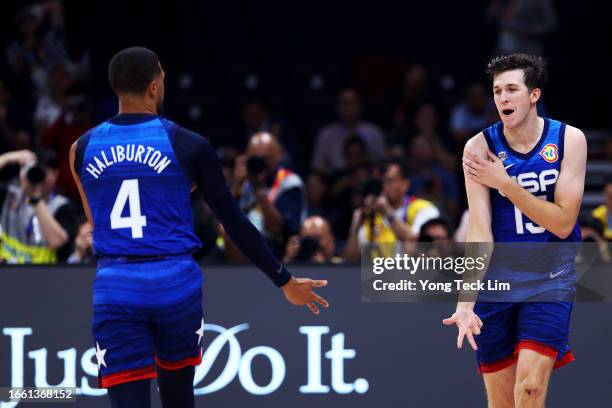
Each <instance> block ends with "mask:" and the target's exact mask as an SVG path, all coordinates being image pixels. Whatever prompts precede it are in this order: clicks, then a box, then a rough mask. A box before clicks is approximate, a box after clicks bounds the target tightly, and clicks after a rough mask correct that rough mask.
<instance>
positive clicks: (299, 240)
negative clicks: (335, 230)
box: [283, 215, 342, 264]
mask: <svg viewBox="0 0 612 408" xmlns="http://www.w3.org/2000/svg"><path fill="white" fill-rule="evenodd" d="M335 251H336V241H335V239H334V236H333V234H332V231H331V226H330V225H329V222H328V221H327V220H326V219H325V218H323V217H319V216H317V215H315V216H312V217H308V218H306V221H304V224H302V227H301V228H300V234H299V235H294V236H292V237H291V238H289V241H288V242H287V247H286V249H285V257H284V258H283V263H285V264H287V263H290V262H293V261H308V262H314V263H318V264H324V263H340V262H342V259H341V258H339V257H337V256H335Z"/></svg>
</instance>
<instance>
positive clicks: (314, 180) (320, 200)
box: [306, 171, 328, 216]
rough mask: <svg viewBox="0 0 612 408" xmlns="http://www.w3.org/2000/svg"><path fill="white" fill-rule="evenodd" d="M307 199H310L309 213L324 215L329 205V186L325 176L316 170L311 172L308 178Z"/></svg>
mask: <svg viewBox="0 0 612 408" xmlns="http://www.w3.org/2000/svg"><path fill="white" fill-rule="evenodd" d="M306 199H307V201H308V215H321V216H323V215H324V214H325V212H326V211H327V207H328V202H327V199H328V188H327V182H326V179H325V176H324V175H323V174H321V173H317V172H316V171H314V172H312V173H309V174H308V176H307V178H306Z"/></svg>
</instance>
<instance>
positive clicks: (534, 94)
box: [529, 88, 542, 103]
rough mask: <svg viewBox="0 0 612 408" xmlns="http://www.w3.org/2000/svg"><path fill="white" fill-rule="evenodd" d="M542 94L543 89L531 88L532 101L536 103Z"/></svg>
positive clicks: (530, 96) (530, 97)
mask: <svg viewBox="0 0 612 408" xmlns="http://www.w3.org/2000/svg"><path fill="white" fill-rule="evenodd" d="M540 96H542V91H541V90H540V88H534V89H532V90H531V95H529V99H530V100H531V103H536V102H537V101H538V100H540Z"/></svg>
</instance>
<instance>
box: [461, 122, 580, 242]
mask: <svg viewBox="0 0 612 408" xmlns="http://www.w3.org/2000/svg"><path fill="white" fill-rule="evenodd" d="M564 151H565V153H564V157H563V158H562V162H561V171H560V172H559V178H558V179H557V187H556V189H555V201H554V202H548V201H546V200H541V199H539V198H537V197H536V196H534V195H533V194H531V193H530V192H528V191H527V190H525V189H524V188H523V187H521V186H520V185H519V184H518V183H517V182H516V181H515V180H513V179H512V178H510V176H508V173H506V170H505V169H504V166H503V164H502V162H501V160H500V159H499V158H498V157H497V156H495V155H494V154H493V153H491V152H490V151H488V150H487V152H488V153H487V155H488V159H484V158H481V157H478V156H477V155H476V154H474V152H471V151H470V152H468V154H467V155H465V156H464V165H465V166H467V167H468V172H467V174H466V177H469V178H470V179H471V180H473V181H476V182H478V183H480V184H482V185H485V186H488V187H490V188H495V189H497V190H499V191H501V192H502V193H503V194H504V195H505V196H506V197H508V199H509V200H510V201H511V202H512V203H513V204H514V205H515V206H517V207H518V208H519V209H520V210H521V211H522V212H523V214H525V215H526V216H527V217H529V218H530V219H531V220H533V221H535V222H536V223H537V224H539V225H541V226H542V227H544V228H546V229H547V230H548V231H550V232H552V233H553V234H555V235H556V236H558V237H559V238H566V237H567V236H568V235H569V234H570V233H571V232H572V229H573V228H574V225H575V224H576V219H577V218H578V212H579V211H580V204H581V202H582V194H583V192H584V177H585V172H586V155H587V144H586V138H585V137H584V133H582V132H581V131H580V130H579V129H577V128H575V127H572V126H567V127H566V130H565V149H564Z"/></svg>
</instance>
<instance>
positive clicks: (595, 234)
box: [576, 216, 610, 265]
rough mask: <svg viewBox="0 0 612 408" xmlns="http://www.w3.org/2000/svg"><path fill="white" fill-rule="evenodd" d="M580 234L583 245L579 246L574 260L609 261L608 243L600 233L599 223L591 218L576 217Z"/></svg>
mask: <svg viewBox="0 0 612 408" xmlns="http://www.w3.org/2000/svg"><path fill="white" fill-rule="evenodd" d="M578 225H580V235H581V236H582V242H584V243H585V244H584V245H581V246H580V249H579V251H578V255H577V257H576V262H587V264H589V265H590V264H592V263H594V262H610V251H609V249H608V247H609V244H608V243H607V242H606V240H605V239H604V238H603V237H602V235H601V224H600V223H599V221H597V220H596V219H593V218H589V217H584V216H580V217H578Z"/></svg>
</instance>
